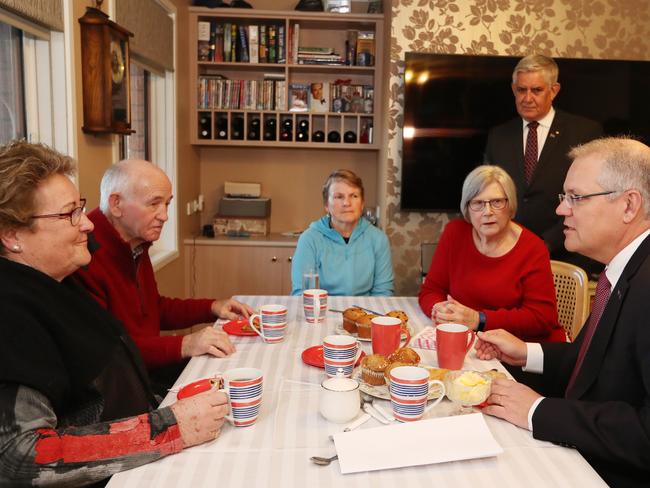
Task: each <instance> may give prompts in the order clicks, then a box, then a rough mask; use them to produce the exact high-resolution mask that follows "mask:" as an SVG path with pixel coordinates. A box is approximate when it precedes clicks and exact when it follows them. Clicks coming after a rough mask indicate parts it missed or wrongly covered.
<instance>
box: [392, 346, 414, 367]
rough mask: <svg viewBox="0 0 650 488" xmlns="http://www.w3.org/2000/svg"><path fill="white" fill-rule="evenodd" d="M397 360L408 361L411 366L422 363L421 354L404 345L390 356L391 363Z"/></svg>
mask: <svg viewBox="0 0 650 488" xmlns="http://www.w3.org/2000/svg"><path fill="white" fill-rule="evenodd" d="M395 361H399V362H401V363H406V364H408V365H410V366H417V365H418V364H420V355H419V354H418V353H417V352H415V351H414V350H413V349H411V348H410V347H403V348H401V349H398V350H397V351H395V352H394V353H393V354H391V355H390V356H388V362H389V363H394V362H395Z"/></svg>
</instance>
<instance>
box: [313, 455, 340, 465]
mask: <svg viewBox="0 0 650 488" xmlns="http://www.w3.org/2000/svg"><path fill="white" fill-rule="evenodd" d="M338 458H339V455H338V454H335V455H334V456H332V457H330V458H326V457H320V456H312V457H310V458H309V460H310V461H311V462H312V463H314V464H318V465H319V466H328V465H329V463H331V462H332V461H334V460H335V459H338Z"/></svg>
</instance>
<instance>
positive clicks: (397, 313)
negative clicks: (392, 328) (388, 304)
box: [386, 310, 409, 329]
mask: <svg viewBox="0 0 650 488" xmlns="http://www.w3.org/2000/svg"><path fill="white" fill-rule="evenodd" d="M386 317H395V318H396V319H400V320H401V321H402V329H406V328H407V327H408V323H409V316H408V315H406V312H403V311H402V310H391V311H390V312H388V313H387V314H386Z"/></svg>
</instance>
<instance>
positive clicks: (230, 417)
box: [219, 388, 235, 425]
mask: <svg viewBox="0 0 650 488" xmlns="http://www.w3.org/2000/svg"><path fill="white" fill-rule="evenodd" d="M219 391H221V392H223V393H225V394H226V396H227V397H228V414H227V415H224V416H223V418H224V419H226V420H227V421H228V423H229V424H230V425H235V419H234V418H233V416H232V405H231V403H230V393H228V390H226V389H225V388H222V389H221V390H219Z"/></svg>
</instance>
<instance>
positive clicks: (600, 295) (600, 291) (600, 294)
mask: <svg viewBox="0 0 650 488" xmlns="http://www.w3.org/2000/svg"><path fill="white" fill-rule="evenodd" d="M609 293H610V284H609V280H608V279H607V276H605V271H603V272H602V273H600V276H599V277H598V284H597V285H596V296H595V297H594V305H593V307H592V308H591V315H590V316H589V322H588V323H587V329H586V330H585V338H584V340H583V341H582V344H581V345H580V351H578V359H577V361H576V364H575V366H574V367H573V372H572V373H571V378H570V379H569V384H568V386H567V388H566V393H565V396H566V394H567V393H568V392H569V391H570V390H571V388H573V384H574V383H575V380H576V377H577V376H578V372H579V371H580V368H581V367H582V363H583V361H584V360H585V355H586V354H587V349H589V344H591V339H592V338H593V337H594V332H596V326H597V325H598V321H599V320H600V317H601V316H602V315H603V310H605V305H606V304H607V300H608V299H609Z"/></svg>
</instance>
